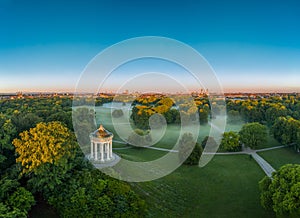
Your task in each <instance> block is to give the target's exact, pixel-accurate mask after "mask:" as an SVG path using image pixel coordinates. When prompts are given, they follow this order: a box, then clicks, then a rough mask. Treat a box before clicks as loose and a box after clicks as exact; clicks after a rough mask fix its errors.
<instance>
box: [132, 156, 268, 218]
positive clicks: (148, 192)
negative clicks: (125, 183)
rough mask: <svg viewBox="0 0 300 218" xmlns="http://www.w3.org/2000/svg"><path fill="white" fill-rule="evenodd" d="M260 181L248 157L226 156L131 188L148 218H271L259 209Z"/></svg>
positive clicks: (256, 166)
mask: <svg viewBox="0 0 300 218" xmlns="http://www.w3.org/2000/svg"><path fill="white" fill-rule="evenodd" d="M263 177H264V173H263V172H262V170H260V169H259V167H258V165H257V164H256V163H255V161H254V160H253V159H250V158H249V157H248V155H234V156H228V155H227V156H215V157H214V158H213V160H212V161H211V162H210V163H209V164H208V165H206V166H205V167H203V168H199V167H198V166H185V165H183V166H181V167H180V168H178V169H177V170H176V171H174V172H173V173H171V174H170V175H168V176H166V177H163V178H160V179H158V180H154V181H151V182H143V183H132V186H133V187H134V189H135V190H136V191H137V192H138V193H140V194H141V196H142V197H143V198H144V199H145V200H146V201H147V205H148V210H149V217H274V214H272V213H269V212H267V211H265V210H264V209H263V208H262V207H261V206H260V200H259V195H260V194H259V188H258V182H259V181H260V180H261V179H262V178H263Z"/></svg>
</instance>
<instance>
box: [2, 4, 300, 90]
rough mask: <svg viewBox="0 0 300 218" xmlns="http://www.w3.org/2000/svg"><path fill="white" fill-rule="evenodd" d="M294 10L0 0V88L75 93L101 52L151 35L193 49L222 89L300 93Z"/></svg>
mask: <svg viewBox="0 0 300 218" xmlns="http://www.w3.org/2000/svg"><path fill="white" fill-rule="evenodd" d="M299 10H300V3H298V2H297V1H286V2H285V3H284V4H283V3H281V2H280V1H274V2H263V3H262V2H259V1H226V3H225V2H222V1H221V2H218V1H212V2H207V1H199V2H197V3H195V2H193V1H189V0H188V1H184V2H182V1H172V2H171V1H164V2H150V1H142V2H141V1H129V2H123V1H88V2H83V1H72V2H64V3H61V2H59V1H51V2H50V1H49V2H48V1H43V2H40V1H36V0H29V1H26V2H24V1H13V0H5V1H1V2H0V18H1V19H0V24H1V26H2V29H1V30H0V31H1V32H0V33H1V34H0V76H1V80H0V93H9V92H17V91H23V92H74V90H75V87H76V83H77V81H78V79H79V78H80V75H81V73H82V71H83V70H84V68H85V66H86V65H87V64H88V63H89V61H90V60H91V59H92V58H93V57H94V56H96V55H97V54H98V53H99V52H101V51H102V50H103V49H105V48H107V47H109V46H111V45H113V44H115V43H118V42H119V41H122V40H126V39H128V38H132V37H140V36H148V35H152V36H164V37H169V38H173V39H176V40H179V41H182V42H183V43H186V44H187V45H189V46H191V47H193V48H194V49H196V50H197V51H198V52H199V53H200V54H201V55H202V56H203V57H204V58H205V59H206V60H207V61H208V63H209V64H210V65H211V66H212V68H213V69H214V71H215V73H216V76H217V77H218V79H219V81H220V83H221V85H222V86H223V89H224V92H300V61H299V60H300V41H299V38H300V28H299V26H300V25H299V20H300V13H299ZM187 58H188V57H187ZM167 65H168V64H167ZM170 69H172V68H170ZM131 70H133V71H134V68H131ZM135 70H136V71H137V72H146V71H147V72H153V69H150V68H149V66H148V65H139V64H137V65H136V69H135ZM165 70H166V67H162V69H161V71H162V72H164V71H165ZM157 71H159V69H155V72H157ZM178 72H180V71H177V72H174V75H175V77H176V76H178V78H179V79H180V78H182V79H183V78H184V76H183V74H184V73H183V74H181V73H178ZM129 73H130V71H126V70H123V71H122V70H119V72H116V75H115V76H113V78H115V81H116V80H117V79H118V78H126V76H128V74H129ZM171 73H172V72H171ZM113 81H114V80H111V82H113ZM110 84H113V83H110ZM116 84H118V82H116ZM116 84H115V85H116ZM187 84H189V82H187ZM152 85H153V84H152ZM112 86H113V85H112ZM116 86H117V85H116ZM158 87H160V86H158ZM198 88H201V87H196V88H195V89H198ZM107 89H109V86H108V88H106V90H105V91H110V90H107ZM116 89H118V87H115V88H111V91H115V90H116ZM132 89H133V90H134V89H135V87H133V88H132ZM192 89H194V88H193V87H192ZM165 91H168V90H165Z"/></svg>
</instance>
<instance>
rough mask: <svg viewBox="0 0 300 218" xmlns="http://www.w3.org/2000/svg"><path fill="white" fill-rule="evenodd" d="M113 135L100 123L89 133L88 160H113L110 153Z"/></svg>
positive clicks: (103, 161)
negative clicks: (97, 127)
mask: <svg viewBox="0 0 300 218" xmlns="http://www.w3.org/2000/svg"><path fill="white" fill-rule="evenodd" d="M113 137H114V135H113V134H112V133H111V132H109V131H107V130H106V129H105V128H104V127H103V126H102V125H100V127H99V129H97V130H96V131H95V132H93V133H91V134H90V140H91V155H90V160H93V161H96V162H101V163H105V162H109V161H112V160H114V156H115V155H113V153H112V139H113Z"/></svg>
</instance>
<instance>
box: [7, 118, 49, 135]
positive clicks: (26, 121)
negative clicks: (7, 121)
mask: <svg viewBox="0 0 300 218" xmlns="http://www.w3.org/2000/svg"><path fill="white" fill-rule="evenodd" d="M11 120H12V123H13V124H14V126H15V127H16V129H17V133H18V134H19V133H21V132H23V131H25V130H29V129H30V128H32V127H34V126H35V125H36V124H37V123H40V122H42V121H43V119H42V118H41V117H39V116H37V115H36V114H33V113H14V114H13V116H12V118H11Z"/></svg>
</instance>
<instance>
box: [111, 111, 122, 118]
mask: <svg viewBox="0 0 300 218" xmlns="http://www.w3.org/2000/svg"><path fill="white" fill-rule="evenodd" d="M123 115H124V113H123V110H122V109H115V110H114V111H113V112H112V116H113V117H115V118H119V117H122V116H123Z"/></svg>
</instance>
